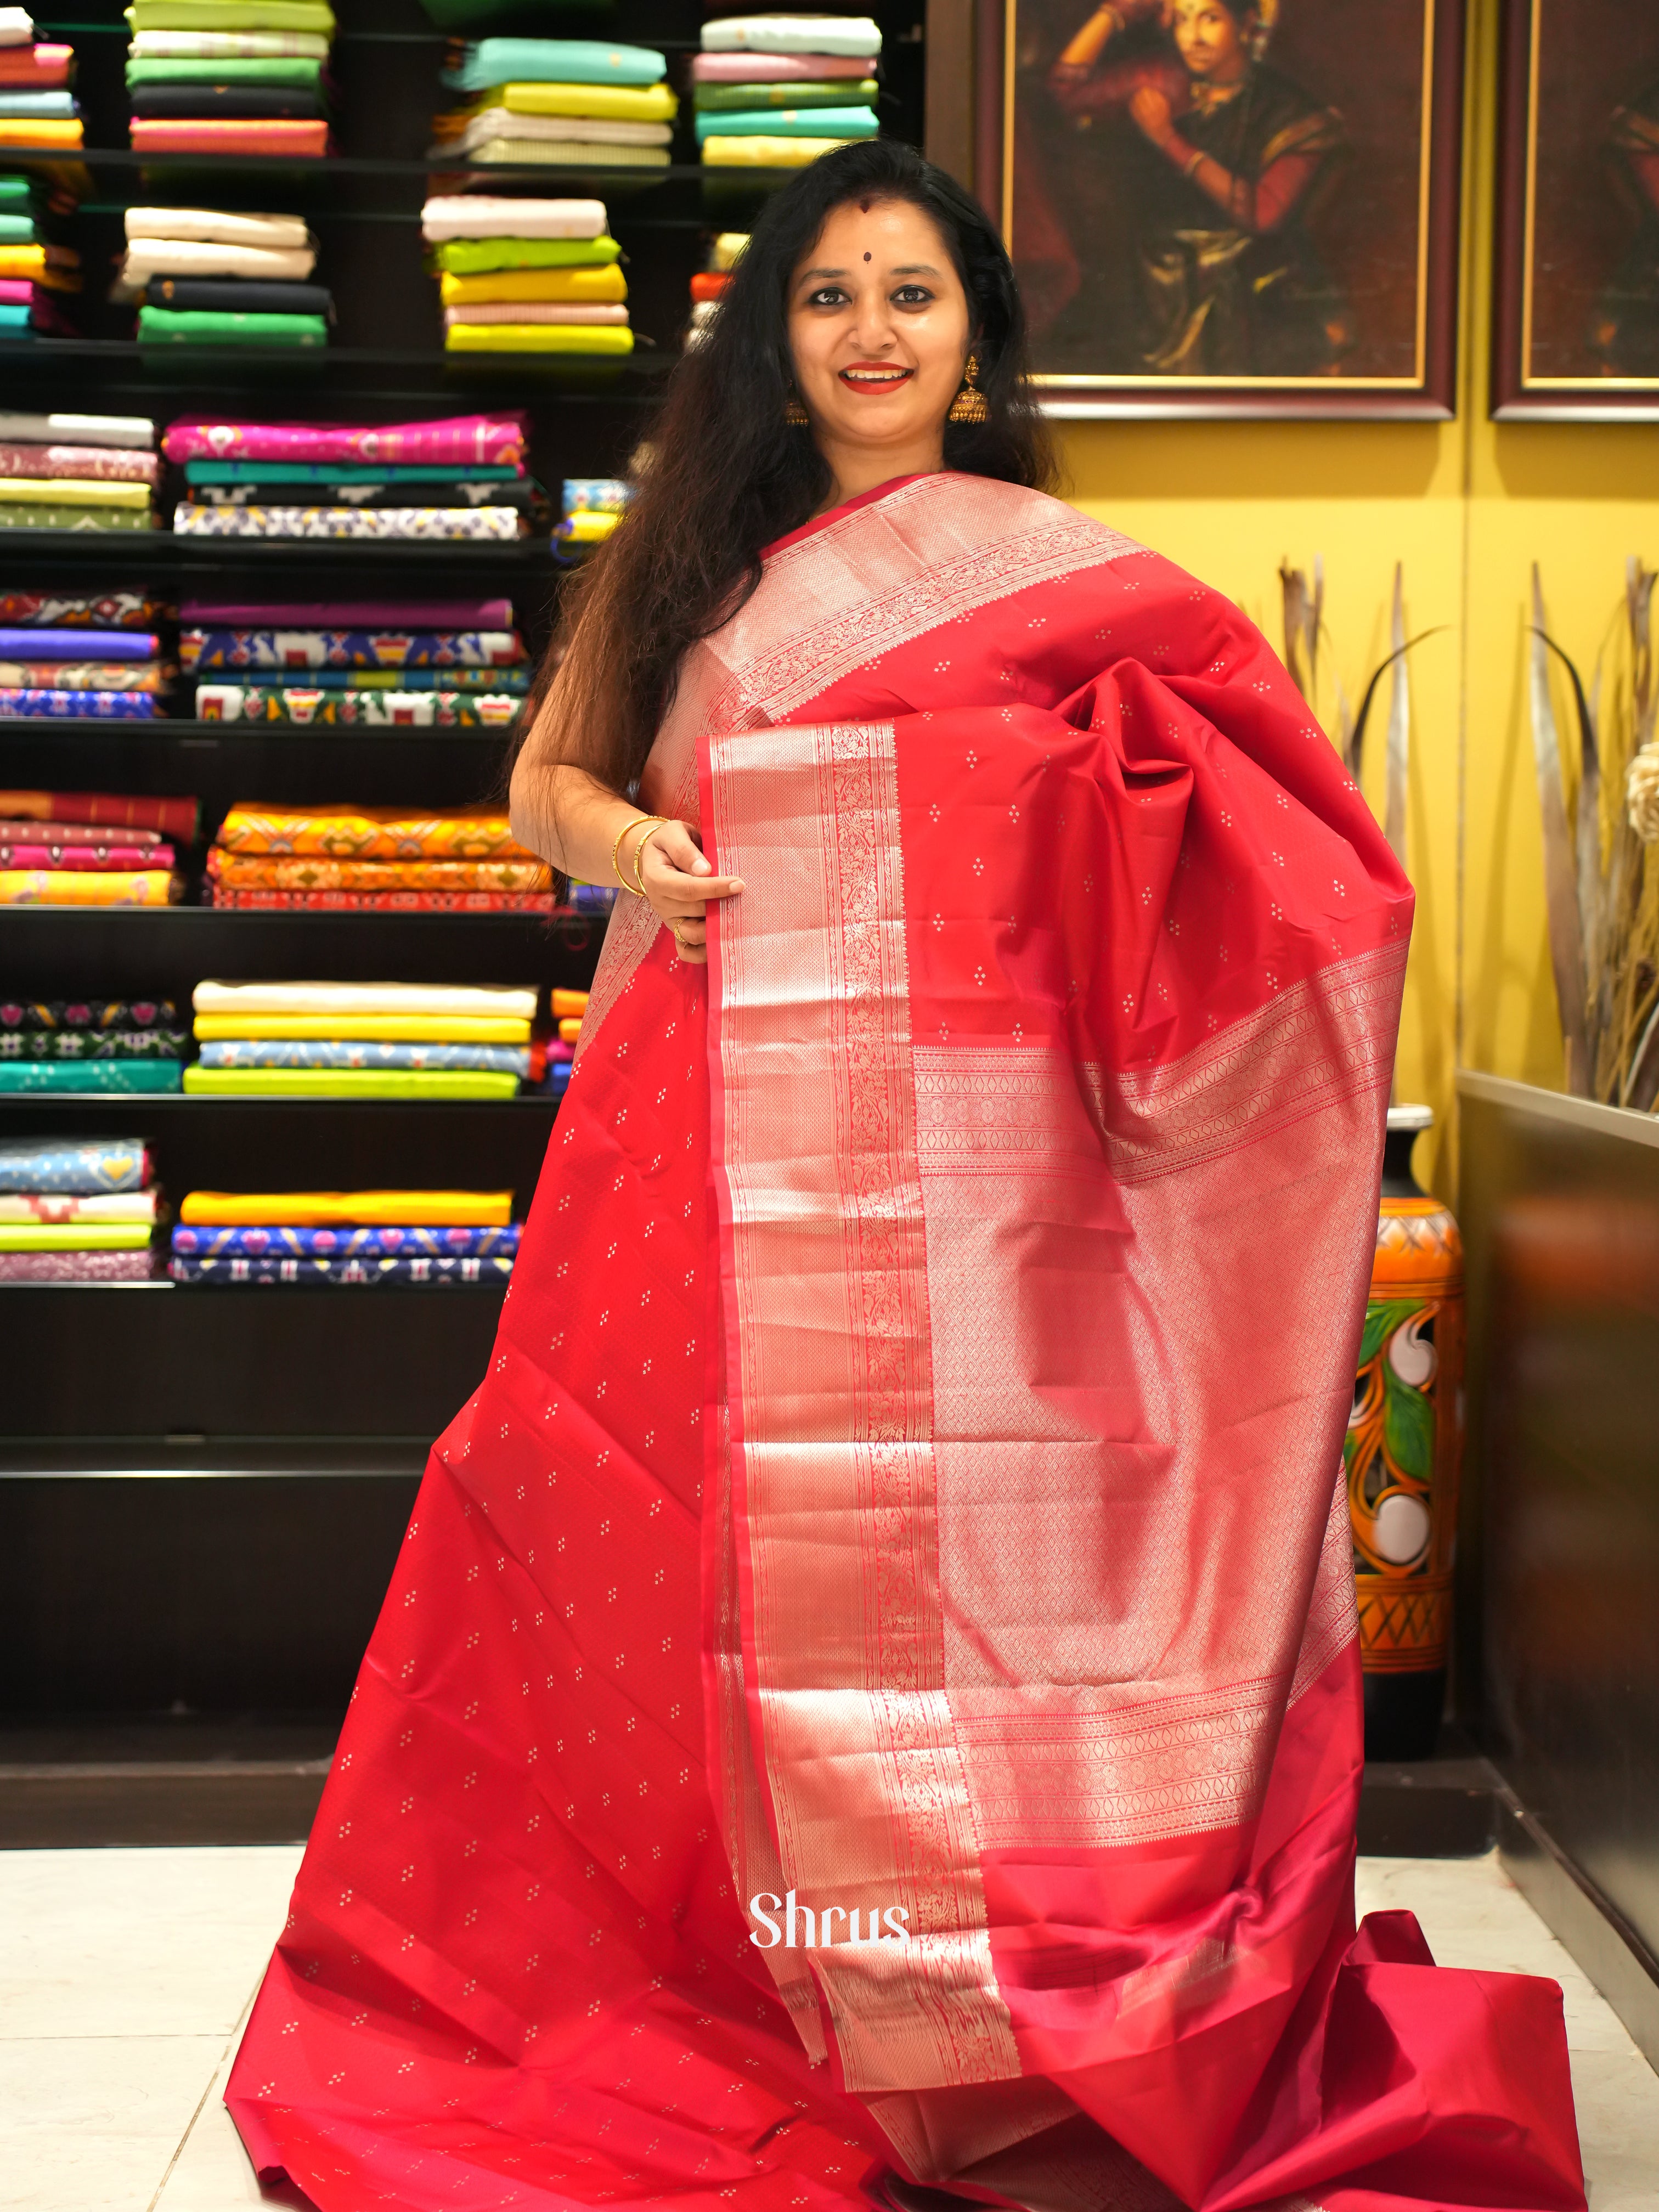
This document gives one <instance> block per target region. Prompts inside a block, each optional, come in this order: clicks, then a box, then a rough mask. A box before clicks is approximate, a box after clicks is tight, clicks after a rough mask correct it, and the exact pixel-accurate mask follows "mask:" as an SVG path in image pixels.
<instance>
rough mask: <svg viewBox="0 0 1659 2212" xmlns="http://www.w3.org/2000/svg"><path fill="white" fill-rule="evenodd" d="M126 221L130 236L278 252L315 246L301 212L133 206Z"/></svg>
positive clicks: (130, 237)
mask: <svg viewBox="0 0 1659 2212" xmlns="http://www.w3.org/2000/svg"><path fill="white" fill-rule="evenodd" d="M125 223H126V232H127V236H128V238H129V239H130V240H137V239H147V238H164V239H167V240H170V241H171V240H179V239H202V240H211V241H212V243H214V244H215V245H219V246H259V247H261V248H263V249H264V250H266V251H270V252H293V251H295V250H297V249H299V248H301V247H306V246H314V240H313V238H312V235H311V233H310V232H309V231H308V230H307V228H306V226H305V222H304V219H303V217H301V216H297V215H240V214H237V213H234V212H233V211H231V210H227V209H224V208H173V207H160V208H156V207H130V208H129V209H128V210H126V214H125ZM314 258H315V256H314V253H313V259H314Z"/></svg>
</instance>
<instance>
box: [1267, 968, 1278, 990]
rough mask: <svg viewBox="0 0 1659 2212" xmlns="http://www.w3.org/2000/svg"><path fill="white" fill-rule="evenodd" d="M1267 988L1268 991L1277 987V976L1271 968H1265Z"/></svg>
mask: <svg viewBox="0 0 1659 2212" xmlns="http://www.w3.org/2000/svg"><path fill="white" fill-rule="evenodd" d="M1267 988H1268V989H1269V990H1270V991H1276V990H1277V989H1278V988H1279V978H1278V976H1277V975H1274V973H1273V969H1271V968H1270V969H1268V970H1267Z"/></svg>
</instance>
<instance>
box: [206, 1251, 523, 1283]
mask: <svg viewBox="0 0 1659 2212" xmlns="http://www.w3.org/2000/svg"><path fill="white" fill-rule="evenodd" d="M167 1273H169V1274H170V1275H171V1276H172V1278H173V1281H174V1282H175V1283H226V1284H232V1285H239V1284H244V1283H315V1284H319V1285H323V1284H329V1283H338V1284H343V1285H345V1286H346V1287H347V1288H348V1289H351V1290H361V1289H366V1288H373V1287H374V1286H375V1285H385V1286H386V1287H388V1288H389V1287H390V1286H392V1285H394V1284H407V1285H410V1286H411V1287H416V1288H419V1287H422V1286H430V1287H432V1288H435V1289H436V1288H439V1287H441V1286H442V1285H446V1284H453V1283H505V1282H506V1281H507V1278H508V1277H509V1276H510V1275H511V1274H512V1273H513V1262H512V1261H511V1260H510V1259H500V1260H427V1259H420V1260H374V1259H363V1260H302V1259H298V1258H296V1257H295V1255H293V1254H292V1253H289V1254H287V1255H282V1256H277V1257H274V1258H269V1259H263V1260H253V1259H241V1258H238V1257H237V1256H235V1255H226V1257H224V1258H223V1259H219V1260H197V1259H192V1258H191V1257H190V1256H189V1255H186V1254H184V1253H178V1254H175V1255H174V1256H173V1258H172V1259H171V1260H169V1261H167Z"/></svg>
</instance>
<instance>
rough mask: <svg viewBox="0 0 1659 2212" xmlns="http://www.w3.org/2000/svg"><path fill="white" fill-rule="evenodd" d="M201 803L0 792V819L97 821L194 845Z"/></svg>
mask: <svg viewBox="0 0 1659 2212" xmlns="http://www.w3.org/2000/svg"><path fill="white" fill-rule="evenodd" d="M200 810H201V802H200V801H199V800H198V799H144V798H135V797H133V796H132V795H131V794H130V793H118V792H107V791H0V820H4V819H5V818H7V817H10V818H11V819H13V820H14V821H22V822H97V823H103V824H104V825H105V826H106V827H116V826H118V827H119V828H121V829H156V830H159V831H160V832H161V835H162V836H164V837H176V838H177V839H178V840H179V843H180V844H181V845H188V844H191V843H192V842H194V839H195V836H196V823H197V815H198V814H199V812H200Z"/></svg>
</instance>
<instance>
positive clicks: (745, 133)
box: [697, 107, 881, 146]
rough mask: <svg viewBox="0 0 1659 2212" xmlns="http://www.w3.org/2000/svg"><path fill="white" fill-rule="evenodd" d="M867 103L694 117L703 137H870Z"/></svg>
mask: <svg viewBox="0 0 1659 2212" xmlns="http://www.w3.org/2000/svg"><path fill="white" fill-rule="evenodd" d="M880 127H881V126H880V125H879V124H878V122H877V120H876V115H875V111H874V109H873V108H869V107H802V108H794V107H757V108H750V109H749V110H747V111H743V110H739V111H738V112H735V113H733V114H730V115H720V114H714V115H710V114H708V113H707V112H703V113H702V114H699V116H698V117H697V143H698V145H699V146H701V145H702V142H703V140H704V139H705V138H873V137H875V135H876V133H877V131H878V130H879V129H880Z"/></svg>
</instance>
